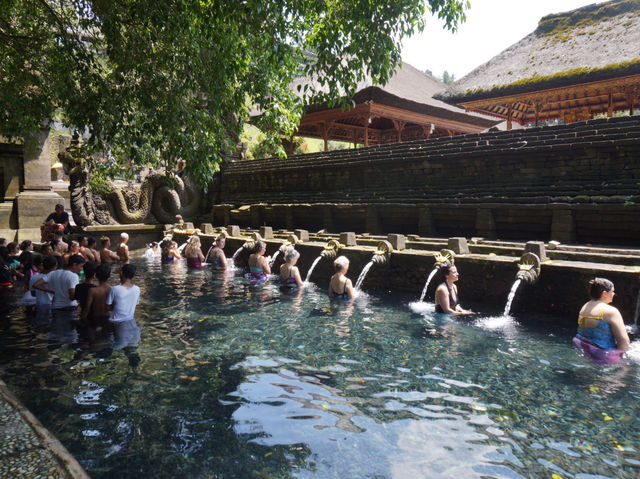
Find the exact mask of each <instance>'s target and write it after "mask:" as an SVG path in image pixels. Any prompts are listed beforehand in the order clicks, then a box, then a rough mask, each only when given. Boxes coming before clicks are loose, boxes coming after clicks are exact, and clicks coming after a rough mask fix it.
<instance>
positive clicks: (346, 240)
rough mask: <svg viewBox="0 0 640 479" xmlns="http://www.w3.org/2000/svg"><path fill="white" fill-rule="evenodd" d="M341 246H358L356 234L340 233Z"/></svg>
mask: <svg viewBox="0 0 640 479" xmlns="http://www.w3.org/2000/svg"><path fill="white" fill-rule="evenodd" d="M340 244H343V245H345V246H356V234H355V233H352V232H347V233H340Z"/></svg>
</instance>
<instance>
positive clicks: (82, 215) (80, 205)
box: [58, 145, 202, 226]
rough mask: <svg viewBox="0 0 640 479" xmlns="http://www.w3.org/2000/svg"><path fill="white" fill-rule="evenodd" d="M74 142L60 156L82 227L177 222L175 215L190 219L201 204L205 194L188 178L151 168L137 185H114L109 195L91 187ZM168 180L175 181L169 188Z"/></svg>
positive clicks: (72, 209) (75, 212)
mask: <svg viewBox="0 0 640 479" xmlns="http://www.w3.org/2000/svg"><path fill="white" fill-rule="evenodd" d="M73 153H74V151H73V145H72V146H71V147H70V148H69V149H67V151H65V152H64V153H60V154H59V155H58V157H59V158H60V160H61V162H62V163H63V165H64V166H65V170H66V172H67V174H68V175H69V191H70V196H71V212H72V214H73V219H74V221H75V222H76V224H77V225H79V226H89V225H92V224H93V225H95V224H103V225H104V224H134V223H174V222H175V219H176V215H178V214H179V215H182V217H183V218H185V219H188V218H190V217H193V216H194V215H195V214H196V213H197V212H198V208H199V207H200V202H201V199H202V193H201V191H200V190H199V189H197V188H196V187H195V185H193V184H192V183H191V182H190V181H189V180H188V179H187V180H186V181H183V180H182V179H181V178H179V177H177V176H175V175H173V174H171V173H170V174H169V175H171V178H170V180H171V181H170V182H169V181H168V179H169V178H167V174H166V173H165V172H159V171H152V172H151V173H149V174H148V175H147V176H146V178H145V179H144V180H143V182H142V184H141V185H139V186H137V185H133V184H131V183H129V184H128V185H127V186H126V187H124V188H115V187H112V190H111V191H110V192H109V193H106V194H97V193H93V192H91V191H90V190H89V187H88V183H89V175H90V172H89V170H88V168H87V167H86V165H85V163H84V162H83V161H82V160H81V159H78V158H76V157H75V156H74V154H73ZM167 183H173V184H174V185H175V188H174V189H172V188H170V187H169V186H168V185H167Z"/></svg>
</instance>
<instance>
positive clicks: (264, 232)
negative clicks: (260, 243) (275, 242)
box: [260, 226, 273, 239]
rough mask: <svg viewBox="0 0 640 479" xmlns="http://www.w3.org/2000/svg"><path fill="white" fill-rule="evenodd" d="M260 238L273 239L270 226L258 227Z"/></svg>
mask: <svg viewBox="0 0 640 479" xmlns="http://www.w3.org/2000/svg"><path fill="white" fill-rule="evenodd" d="M260 236H262V238H264V239H271V238H273V228H272V227H271V226H261V227H260Z"/></svg>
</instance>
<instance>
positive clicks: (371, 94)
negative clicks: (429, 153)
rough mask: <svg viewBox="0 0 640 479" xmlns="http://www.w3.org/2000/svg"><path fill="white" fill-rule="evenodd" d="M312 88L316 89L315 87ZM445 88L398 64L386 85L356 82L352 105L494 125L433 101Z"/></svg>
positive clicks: (310, 109) (294, 86)
mask: <svg viewBox="0 0 640 479" xmlns="http://www.w3.org/2000/svg"><path fill="white" fill-rule="evenodd" d="M308 83H312V84H313V82H310V81H309V79H308V78H299V79H297V80H295V81H294V82H293V83H292V85H291V88H292V90H293V91H295V92H298V85H300V84H301V85H304V84H308ZM313 86H314V87H315V88H318V87H317V85H315V84H314V85H313ZM446 88H447V85H446V84H444V83H443V82H441V81H440V80H438V79H436V78H434V77H432V76H431V75H428V74H426V73H424V72H422V71H420V70H418V69H417V68H415V67H413V66H411V65H409V64H408V63H402V65H401V66H400V67H399V68H398V69H397V70H396V72H395V73H394V74H393V76H392V77H391V78H390V80H389V82H388V83H387V84H386V85H376V84H374V83H373V82H372V81H371V80H370V79H367V80H365V81H362V82H360V83H359V84H358V85H357V88H356V93H355V95H354V97H353V101H354V102H355V103H356V104H360V103H365V102H367V101H374V102H376V103H380V104H384V105H387V106H393V107H397V108H402V109H404V110H409V111H413V112H416V113H421V114H425V115H433V116H436V117H440V118H443V119H449V120H455V121H459V122H462V123H468V124H472V125H476V126H481V127H484V128H489V127H491V126H493V125H495V124H496V123H497V122H498V121H497V120H495V119H493V118H489V117H487V116H484V115H480V114H477V113H465V111H464V110H463V109H461V108H458V107H456V106H453V105H450V104H447V103H445V102H444V101H442V100H439V99H436V98H434V96H435V95H437V94H440V93H443V92H444V91H445V90H446ZM328 108H329V107H328V106H327V105H326V104H314V105H309V106H308V107H307V109H306V113H307V114H308V113H314V112H318V111H322V110H325V109H328Z"/></svg>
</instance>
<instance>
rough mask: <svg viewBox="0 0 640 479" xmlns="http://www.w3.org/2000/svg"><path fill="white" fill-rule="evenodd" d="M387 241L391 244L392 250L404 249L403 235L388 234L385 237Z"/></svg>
mask: <svg viewBox="0 0 640 479" xmlns="http://www.w3.org/2000/svg"><path fill="white" fill-rule="evenodd" d="M387 241H388V242H389V243H391V246H393V249H394V250H396V251H402V250H403V249H405V247H406V241H405V237H404V235H399V234H389V235H387Z"/></svg>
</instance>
